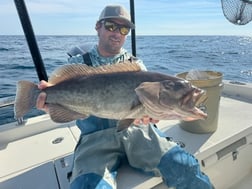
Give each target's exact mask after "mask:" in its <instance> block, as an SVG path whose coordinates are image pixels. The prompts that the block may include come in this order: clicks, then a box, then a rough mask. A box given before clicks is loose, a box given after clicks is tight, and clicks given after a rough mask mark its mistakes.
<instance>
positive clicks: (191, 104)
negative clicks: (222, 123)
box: [181, 87, 207, 120]
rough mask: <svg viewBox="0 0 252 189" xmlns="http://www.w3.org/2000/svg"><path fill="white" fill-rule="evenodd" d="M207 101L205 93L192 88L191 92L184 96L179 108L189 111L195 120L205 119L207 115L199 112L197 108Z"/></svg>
mask: <svg viewBox="0 0 252 189" xmlns="http://www.w3.org/2000/svg"><path fill="white" fill-rule="evenodd" d="M206 100H207V95H206V91H205V90H203V89H200V88H197V87H193V88H192V90H191V91H190V92H189V93H187V94H186V96H184V98H183V100H182V103H181V106H182V107H184V108H185V109H187V110H189V111H190V112H191V113H192V114H193V115H194V117H195V120H196V119H206V118H207V114H206V113H205V112H203V111H202V110H200V109H199V108H198V107H197V106H199V105H200V104H202V103H204V102H205V101H206Z"/></svg>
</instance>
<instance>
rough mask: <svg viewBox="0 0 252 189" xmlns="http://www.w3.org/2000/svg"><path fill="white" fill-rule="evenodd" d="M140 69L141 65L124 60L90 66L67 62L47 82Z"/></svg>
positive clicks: (55, 82)
mask: <svg viewBox="0 0 252 189" xmlns="http://www.w3.org/2000/svg"><path fill="white" fill-rule="evenodd" d="M137 71H141V67H140V65H139V64H137V63H136V62H131V61H124V62H120V63H116V64H110V65H103V66H98V67H91V66H88V65H86V64H67V65H64V66H61V67H59V68H57V69H56V70H55V71H54V72H53V73H52V75H51V77H50V78H49V81H48V82H49V83H51V84H53V85H55V84H57V83H60V82H62V81H65V80H68V79H72V78H76V77H83V76H90V75H96V74H104V73H116V72H137Z"/></svg>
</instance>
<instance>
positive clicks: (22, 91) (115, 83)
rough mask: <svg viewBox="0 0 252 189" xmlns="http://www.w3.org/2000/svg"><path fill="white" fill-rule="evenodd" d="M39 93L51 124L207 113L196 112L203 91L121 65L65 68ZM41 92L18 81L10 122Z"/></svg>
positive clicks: (194, 117)
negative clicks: (86, 119)
mask: <svg viewBox="0 0 252 189" xmlns="http://www.w3.org/2000/svg"><path fill="white" fill-rule="evenodd" d="M49 83H51V84H53V86H51V87H48V88H46V89H44V90H42V91H44V92H45V93H46V94H47V98H46V104H47V105H48V108H49V114H50V117H51V119H52V120H53V121H55V122H58V123H64V122H69V121H72V120H76V119H80V118H86V117H88V116H89V115H94V116H97V117H102V118H109V119H116V120H122V122H121V123H130V122H132V120H133V119H135V118H141V117H143V116H145V115H148V116H150V117H152V118H154V119H157V120H171V119H178V120H197V119H205V118H206V117H207V114H206V113H204V112H202V111H201V110H200V109H198V108H197V107H196V105H197V103H198V101H199V99H202V98H201V97H202V96H204V95H203V94H204V91H203V90H201V89H199V88H197V87H195V86H193V85H191V84H190V83H189V82H188V81H186V80H184V79H180V78H177V77H173V76H169V75H166V74H161V73H157V72H149V71H141V70H140V67H139V65H138V64H136V63H133V62H124V63H118V64H114V65H105V66H100V67H89V66H87V65H85V64H71V65H65V66H62V67H60V68H59V69H57V70H56V71H54V72H53V74H52V76H51V78H50V79H49ZM40 92H41V90H39V89H38V87H37V85H36V84H34V83H32V82H29V81H19V82H18V85H17V93H16V100H15V108H14V111H15V117H16V118H21V117H23V116H24V115H25V114H26V113H27V112H28V111H29V110H30V109H31V108H32V107H34V106H35V105H36V99H37V97H38V94H39V93H40Z"/></svg>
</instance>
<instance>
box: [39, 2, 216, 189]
mask: <svg viewBox="0 0 252 189" xmlns="http://www.w3.org/2000/svg"><path fill="white" fill-rule="evenodd" d="M134 27H135V26H134V24H133V23H132V22H131V21H130V15H129V13H128V12H127V11H126V10H125V9H124V8H123V7H121V6H117V5H113V6H106V7H105V8H104V10H103V11H102V12H101V15H100V17H99V20H98V21H97V23H96V27H95V29H96V31H97V33H98V37H99V42H98V45H97V46H95V47H93V48H92V49H91V50H90V52H88V53H87V54H85V55H78V56H74V57H71V58H70V59H69V62H70V63H85V64H88V65H90V66H94V67H96V66H100V65H104V64H116V63H119V62H122V61H124V60H128V59H130V58H132V56H131V55H130V54H129V53H127V51H126V50H125V49H123V48H122V46H123V44H124V42H125V40H126V36H127V34H128V33H129V31H130V29H134ZM137 62H138V63H139V65H140V66H141V68H142V69H143V70H146V68H145V66H144V65H143V63H142V61H140V60H137ZM47 86H49V84H48V83H46V82H41V84H40V85H39V88H41V89H43V88H45V87H47ZM45 98H46V94H45V93H41V94H40V96H39V98H38V100H37V107H38V108H39V109H43V108H45V107H46V105H45V104H44V103H45ZM116 122H117V121H116V120H108V119H103V118H98V117H94V116H90V117H88V118H87V119H84V120H77V121H76V124H77V126H78V127H79V128H80V130H81V136H80V139H79V142H78V144H77V146H76V149H75V153H74V165H73V171H72V175H71V178H70V187H71V189H77V188H78V189H86V188H91V189H93V188H97V189H98V188H103V189H104V188H116V174H117V169H118V167H119V164H120V162H121V160H122V159H123V158H127V160H128V162H129V164H130V165H131V166H132V167H135V168H137V169H140V170H143V171H145V172H150V173H152V174H154V175H156V176H162V177H163V179H164V182H165V183H166V184H167V185H168V186H169V187H175V188H176V189H211V188H212V186H211V184H210V181H209V178H208V177H207V176H206V175H204V174H203V173H201V171H200V168H199V164H198V162H197V160H196V159H195V158H194V157H193V156H192V155H190V154H188V153H186V152H185V151H184V150H183V149H182V148H180V147H179V146H178V145H177V144H176V143H174V142H171V141H167V140H166V138H164V137H161V136H160V135H159V133H160V131H158V130H157V129H156V128H155V127H154V124H153V123H155V122H156V121H155V120H152V119H151V118H149V117H148V116H146V117H144V118H142V119H139V120H135V121H134V123H133V124H132V125H131V126H130V127H128V128H126V129H124V130H122V131H119V132H118V131H117V129H116Z"/></svg>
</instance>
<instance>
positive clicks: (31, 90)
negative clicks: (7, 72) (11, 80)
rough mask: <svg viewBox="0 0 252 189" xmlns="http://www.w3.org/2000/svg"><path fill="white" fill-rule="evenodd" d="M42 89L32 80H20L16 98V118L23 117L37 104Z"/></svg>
mask: <svg viewBox="0 0 252 189" xmlns="http://www.w3.org/2000/svg"><path fill="white" fill-rule="evenodd" d="M39 92H40V90H39V89H38V86H37V85H36V84H34V83H32V82H30V81H19V82H18V83H17V91H16V98H15V103H14V114H15V118H16V119H18V118H22V117H23V116H24V115H25V114H26V113H27V112H29V110H31V109H32V108H33V107H35V105H36V100H37V97H38V94H39Z"/></svg>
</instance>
